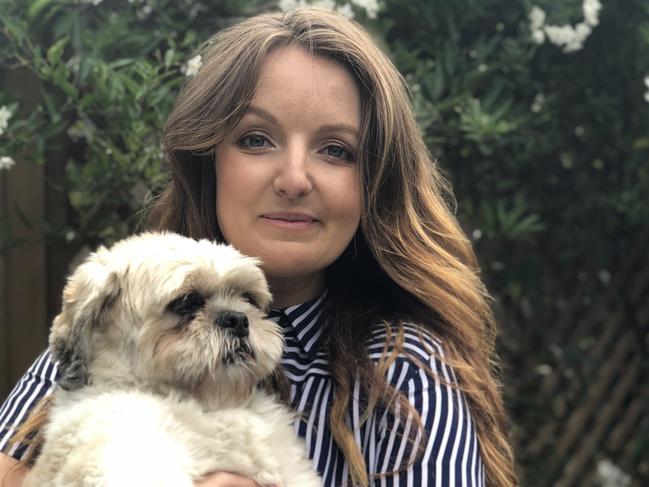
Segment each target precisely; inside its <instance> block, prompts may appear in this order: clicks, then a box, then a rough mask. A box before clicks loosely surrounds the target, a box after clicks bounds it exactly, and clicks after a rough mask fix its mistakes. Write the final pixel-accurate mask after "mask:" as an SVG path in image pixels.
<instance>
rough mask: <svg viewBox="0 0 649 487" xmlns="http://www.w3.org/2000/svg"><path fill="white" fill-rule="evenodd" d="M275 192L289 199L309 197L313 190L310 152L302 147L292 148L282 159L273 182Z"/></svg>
mask: <svg viewBox="0 0 649 487" xmlns="http://www.w3.org/2000/svg"><path fill="white" fill-rule="evenodd" d="M273 189H274V190H275V192H276V193H277V194H279V195H281V196H283V197H285V198H288V199H297V198H300V197H302V196H305V195H307V194H308V193H310V192H311V190H312V189H313V182H312V181H311V174H310V171H309V151H308V149H307V148H306V147H302V146H301V145H298V146H294V147H290V148H288V149H287V150H286V153H285V154H284V156H283V157H281V158H280V161H279V166H278V170H277V174H276V176H275V179H274V181H273Z"/></svg>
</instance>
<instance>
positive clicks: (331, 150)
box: [324, 145, 354, 161]
mask: <svg viewBox="0 0 649 487" xmlns="http://www.w3.org/2000/svg"><path fill="white" fill-rule="evenodd" d="M324 153H325V154H326V155H327V156H329V157H333V158H334V159H342V160H345V161H352V160H354V156H353V155H352V153H351V152H349V151H348V150H347V149H345V148H344V147H342V146H340V145H328V146H327V147H325V148H324Z"/></svg>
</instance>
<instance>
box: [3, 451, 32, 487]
mask: <svg viewBox="0 0 649 487" xmlns="http://www.w3.org/2000/svg"><path fill="white" fill-rule="evenodd" d="M17 465H18V460H16V459H14V458H11V457H10V456H9V455H5V454H4V453H0V485H1V486H2V487H19V486H20V485H22V484H23V478H24V477H25V474H26V473H27V468H25V467H24V466H22V465H21V466H17Z"/></svg>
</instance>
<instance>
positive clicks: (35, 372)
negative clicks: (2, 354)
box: [0, 349, 58, 460]
mask: <svg viewBox="0 0 649 487" xmlns="http://www.w3.org/2000/svg"><path fill="white" fill-rule="evenodd" d="M57 380H58V368H57V366H56V363H54V362H53V361H52V358H51V355H50V351H49V349H48V350H45V352H43V353H42V354H41V355H40V356H39V357H38V358H37V359H36V360H35V361H34V363H33V364H32V366H31V367H30V368H29V369H28V370H27V372H26V373H25V375H24V376H23V377H22V378H21V379H20V381H19V382H18V383H17V384H16V386H15V387H14V389H13V390H12V391H11V393H10V394H9V396H8V397H7V399H6V401H5V402H4V404H3V405H2V407H1V408H0V451H3V452H4V453H7V454H8V455H11V456H12V457H14V458H15V459H17V460H20V458H21V457H22V456H23V454H24V453H25V451H26V450H27V446H26V445H23V444H18V445H14V446H12V447H11V449H10V450H8V451H5V448H6V447H7V444H8V443H9V440H10V439H11V436H12V435H13V434H14V432H15V431H16V429H17V428H18V426H20V424H21V423H22V422H23V421H24V420H25V419H26V418H27V416H28V415H29V413H30V411H31V410H32V409H33V408H34V406H36V404H37V403H38V402H39V401H40V400H41V399H42V398H44V397H46V396H48V395H50V394H51V393H52V391H53V390H54V387H55V386H56V381H57Z"/></svg>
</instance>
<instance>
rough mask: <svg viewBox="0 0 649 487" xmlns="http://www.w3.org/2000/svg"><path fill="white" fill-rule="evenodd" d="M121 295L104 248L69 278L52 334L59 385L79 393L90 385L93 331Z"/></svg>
mask: <svg viewBox="0 0 649 487" xmlns="http://www.w3.org/2000/svg"><path fill="white" fill-rule="evenodd" d="M119 292H120V285H119V278H118V275H117V273H116V272H115V271H113V270H110V268H109V252H108V250H106V249H105V248H104V247H102V248H100V249H99V250H98V251H97V252H95V253H93V254H91V255H90V256H89V257H88V259H87V260H86V261H85V262H84V263H83V264H81V265H80V266H79V267H77V269H76V270H75V271H74V273H73V274H72V275H71V276H70V277H69V278H68V282H67V284H66V286H65V289H64V290H63V307H62V309H61V313H60V314H59V315H58V316H57V317H56V318H55V319H54V323H53V325H52V329H51V331H50V337H49V342H50V349H51V351H52V356H53V358H54V359H55V360H56V361H57V362H58V367H59V371H60V379H59V385H60V386H61V387H63V388H64V389H67V390H73V389H78V388H80V387H82V386H84V385H85V384H87V382H88V357H89V353H90V350H89V347H90V335H91V332H92V328H93V327H94V326H95V325H96V324H97V322H98V321H99V320H100V318H101V316H102V314H103V313H104V312H106V311H107V309H108V308H109V307H110V305H111V303H112V302H113V301H114V300H115V298H117V296H118V295H119Z"/></svg>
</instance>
